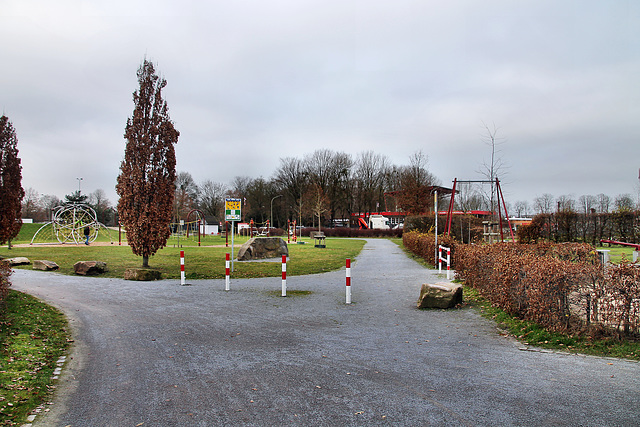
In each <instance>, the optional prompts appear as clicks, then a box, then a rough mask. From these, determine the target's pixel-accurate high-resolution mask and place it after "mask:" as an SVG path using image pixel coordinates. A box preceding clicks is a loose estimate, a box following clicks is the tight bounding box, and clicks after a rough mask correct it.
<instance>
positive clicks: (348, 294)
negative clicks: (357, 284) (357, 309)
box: [346, 258, 351, 304]
mask: <svg viewBox="0 0 640 427" xmlns="http://www.w3.org/2000/svg"><path fill="white" fill-rule="evenodd" d="M346 267H347V273H346V275H347V277H346V303H347V304H351V259H350V258H347V264H346Z"/></svg>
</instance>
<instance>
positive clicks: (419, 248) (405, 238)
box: [402, 231, 460, 264]
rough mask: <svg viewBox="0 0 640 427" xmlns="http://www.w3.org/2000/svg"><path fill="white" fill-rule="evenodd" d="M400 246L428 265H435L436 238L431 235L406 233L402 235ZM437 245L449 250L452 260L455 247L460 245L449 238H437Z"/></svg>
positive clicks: (414, 232)
mask: <svg viewBox="0 0 640 427" xmlns="http://www.w3.org/2000/svg"><path fill="white" fill-rule="evenodd" d="M402 244H403V245H404V247H405V248H407V249H408V250H410V251H411V252H412V253H414V254H416V255H417V256H419V257H421V258H423V259H424V260H425V261H427V262H428V263H430V264H434V262H435V264H437V260H435V250H436V236H435V234H433V233H422V232H420V231H407V232H405V233H404V234H403V235H402ZM438 245H442V246H445V247H448V248H451V257H452V259H454V254H455V252H456V247H457V246H458V245H460V243H457V242H456V240H455V239H454V238H452V237H450V236H445V235H441V236H438Z"/></svg>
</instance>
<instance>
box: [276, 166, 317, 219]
mask: <svg viewBox="0 0 640 427" xmlns="http://www.w3.org/2000/svg"><path fill="white" fill-rule="evenodd" d="M274 182H275V183H276V185H277V186H278V187H279V190H280V191H281V193H282V194H283V195H284V197H285V200H286V203H287V205H288V206H291V207H292V210H293V213H294V215H295V216H294V218H293V219H297V220H299V221H300V225H301V224H302V215H303V213H304V210H303V206H304V195H305V193H306V191H307V188H308V186H309V170H308V168H307V165H306V163H305V162H304V161H303V160H300V159H296V158H294V157H285V158H281V159H280V166H279V167H278V169H277V170H276V172H275V174H274Z"/></svg>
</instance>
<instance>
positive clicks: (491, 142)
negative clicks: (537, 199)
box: [479, 122, 506, 212]
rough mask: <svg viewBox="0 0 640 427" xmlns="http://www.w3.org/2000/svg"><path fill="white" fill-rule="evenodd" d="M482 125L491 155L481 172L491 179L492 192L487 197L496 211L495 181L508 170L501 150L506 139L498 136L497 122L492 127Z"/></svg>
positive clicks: (485, 160)
mask: <svg viewBox="0 0 640 427" xmlns="http://www.w3.org/2000/svg"><path fill="white" fill-rule="evenodd" d="M482 125H483V126H484V128H485V132H486V133H485V136H484V138H483V142H484V143H485V144H486V145H488V146H489V147H490V149H491V155H490V156H489V159H488V160H487V159H484V161H483V163H482V166H481V167H480V170H479V172H480V174H482V176H483V177H484V178H485V179H487V180H489V181H491V185H490V186H489V187H490V191H491V194H489V196H488V197H487V199H488V200H489V207H490V209H491V212H496V202H497V194H496V185H495V182H496V178H501V177H502V176H503V175H504V174H505V172H506V166H505V164H504V162H503V161H502V155H501V152H500V145H502V143H503V142H504V140H503V139H502V138H499V137H498V128H497V127H496V125H495V124H494V125H493V127H492V128H490V127H489V126H488V125H487V124H486V123H484V122H483V123H482Z"/></svg>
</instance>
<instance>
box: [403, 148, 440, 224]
mask: <svg viewBox="0 0 640 427" xmlns="http://www.w3.org/2000/svg"><path fill="white" fill-rule="evenodd" d="M428 163H429V159H428V157H427V156H426V155H425V154H424V153H422V151H418V152H416V153H414V154H413V155H412V156H411V157H409V165H408V166H405V167H404V168H402V169H401V170H400V183H401V190H400V192H399V194H398V204H399V205H400V207H401V208H402V210H403V211H405V212H407V213H411V214H423V213H425V212H427V211H428V210H430V209H431V207H432V206H433V201H432V198H433V195H432V193H431V191H432V186H434V185H437V180H436V178H435V177H434V176H433V174H431V172H429V170H428V169H427V165H428Z"/></svg>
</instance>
